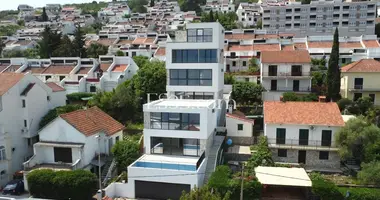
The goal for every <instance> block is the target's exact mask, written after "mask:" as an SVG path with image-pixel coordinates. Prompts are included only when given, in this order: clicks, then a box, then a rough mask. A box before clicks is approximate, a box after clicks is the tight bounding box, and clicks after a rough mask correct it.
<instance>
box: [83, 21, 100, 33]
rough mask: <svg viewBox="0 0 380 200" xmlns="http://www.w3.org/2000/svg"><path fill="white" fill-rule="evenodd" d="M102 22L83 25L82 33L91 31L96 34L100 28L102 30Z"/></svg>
mask: <svg viewBox="0 0 380 200" xmlns="http://www.w3.org/2000/svg"><path fill="white" fill-rule="evenodd" d="M102 27H103V24H102V23H100V22H96V23H93V24H91V25H89V26H85V27H83V29H82V31H83V33H84V34H88V33H93V34H98V33H99V31H100V30H102Z"/></svg>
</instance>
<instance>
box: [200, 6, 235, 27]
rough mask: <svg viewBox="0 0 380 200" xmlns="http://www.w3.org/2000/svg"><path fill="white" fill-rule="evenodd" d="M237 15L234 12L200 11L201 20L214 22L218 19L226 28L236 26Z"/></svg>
mask: <svg viewBox="0 0 380 200" xmlns="http://www.w3.org/2000/svg"><path fill="white" fill-rule="evenodd" d="M236 20H237V15H236V13H235V12H228V13H222V12H216V13H215V14H214V13H213V12H212V11H210V12H209V13H207V12H204V13H202V17H201V22H216V21H218V22H219V23H220V24H221V25H222V26H223V27H224V29H226V30H231V29H235V28H238V26H237V23H236Z"/></svg>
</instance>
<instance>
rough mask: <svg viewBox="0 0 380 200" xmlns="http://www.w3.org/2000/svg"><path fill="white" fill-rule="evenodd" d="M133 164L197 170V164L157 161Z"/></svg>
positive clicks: (136, 165)
mask: <svg viewBox="0 0 380 200" xmlns="http://www.w3.org/2000/svg"><path fill="white" fill-rule="evenodd" d="M133 166H135V167H146V168H158V169H173V170H184V171H197V168H196V166H195V165H185V164H172V163H155V162H143V161H137V162H136V163H135V164H134V165H133Z"/></svg>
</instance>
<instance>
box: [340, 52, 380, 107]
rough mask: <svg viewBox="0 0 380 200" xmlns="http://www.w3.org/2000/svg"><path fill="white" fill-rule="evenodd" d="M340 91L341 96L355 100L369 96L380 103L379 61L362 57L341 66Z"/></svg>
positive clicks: (375, 102)
mask: <svg viewBox="0 0 380 200" xmlns="http://www.w3.org/2000/svg"><path fill="white" fill-rule="evenodd" d="M341 77H342V78H341V86H340V89H341V92H340V94H341V95H342V97H343V98H348V99H351V100H357V99H358V98H361V97H370V98H371V100H372V102H373V103H374V104H375V105H380V62H379V61H377V60H374V59H362V60H359V61H356V62H353V63H351V64H349V65H346V66H344V67H342V68H341Z"/></svg>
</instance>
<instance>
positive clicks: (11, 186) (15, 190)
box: [3, 180, 24, 195]
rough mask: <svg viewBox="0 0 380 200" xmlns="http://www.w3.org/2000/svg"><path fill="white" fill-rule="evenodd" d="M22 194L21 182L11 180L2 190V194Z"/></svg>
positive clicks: (22, 185) (22, 184) (22, 186)
mask: <svg viewBox="0 0 380 200" xmlns="http://www.w3.org/2000/svg"><path fill="white" fill-rule="evenodd" d="M23 192H24V181H23V180H12V181H10V182H8V183H7V184H6V185H5V187H4V189H3V194H12V195H19V194H22V193H23Z"/></svg>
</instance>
